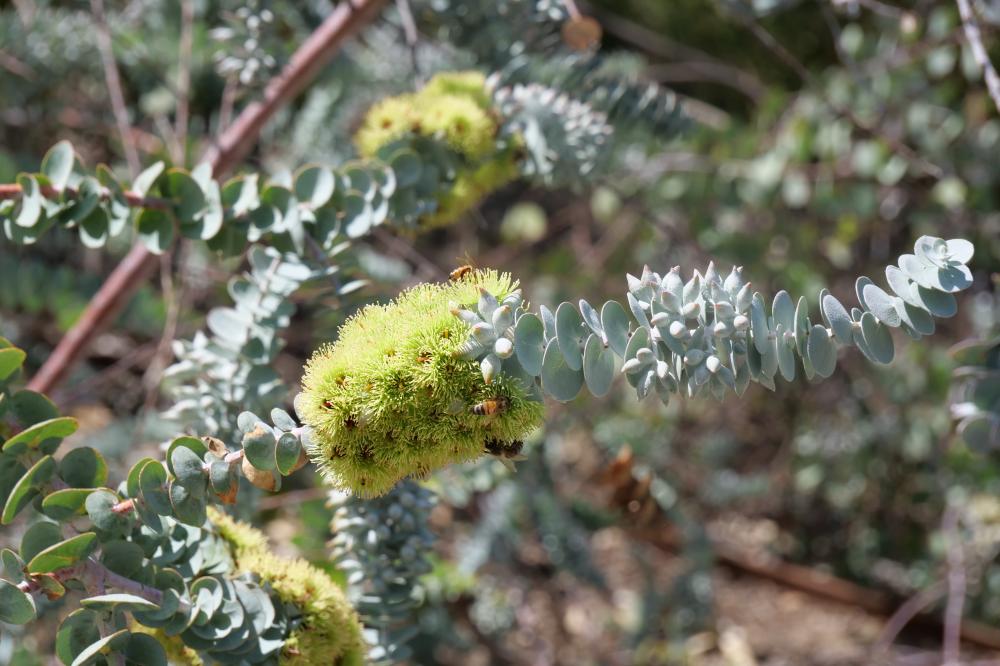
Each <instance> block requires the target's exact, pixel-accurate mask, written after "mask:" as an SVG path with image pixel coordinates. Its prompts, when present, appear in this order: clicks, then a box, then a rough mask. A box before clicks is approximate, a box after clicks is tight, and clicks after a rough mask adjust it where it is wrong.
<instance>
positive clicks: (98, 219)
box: [79, 207, 111, 250]
mask: <svg viewBox="0 0 1000 666" xmlns="http://www.w3.org/2000/svg"><path fill="white" fill-rule="evenodd" d="M108 223H109V218H108V212H107V211H106V210H105V209H103V208H99V207H98V208H94V210H92V211H90V214H89V215H87V216H86V217H84V218H83V219H82V220H81V221H80V226H79V235H80V244H81V245H83V246H84V247H86V248H90V249H92V250H96V249H100V248H102V247H104V245H105V243H107V242H108V237H109V236H110V235H111V230H110V227H109V224H108Z"/></svg>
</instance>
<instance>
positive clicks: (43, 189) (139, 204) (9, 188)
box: [0, 183, 173, 210]
mask: <svg viewBox="0 0 1000 666" xmlns="http://www.w3.org/2000/svg"><path fill="white" fill-rule="evenodd" d="M39 192H40V193H41V195H42V196H43V197H45V198H46V199H52V200H59V199H79V198H80V196H81V193H80V190H79V188H76V187H71V186H68V185H67V186H66V187H64V188H62V189H60V188H57V187H54V186H53V185H48V184H41V183H39ZM23 196H24V188H23V187H22V186H21V184H20V183H0V201H16V200H18V199H20V198H21V197H23ZM98 196H99V197H100V199H101V200H103V201H108V200H110V199H112V198H113V197H114V196H115V194H114V193H113V192H112V191H111V189H109V188H107V187H101V188H100V189H99V191H98ZM121 197H122V200H123V201H124V202H125V203H127V204H128V205H129V206H132V207H134V208H150V209H153V210H169V209H170V208H171V206H172V205H173V202H172V201H170V200H169V199H164V198H162V197H148V196H143V195H142V194H140V193H138V192H132V191H129V190H125V191H123V192H122V193H121Z"/></svg>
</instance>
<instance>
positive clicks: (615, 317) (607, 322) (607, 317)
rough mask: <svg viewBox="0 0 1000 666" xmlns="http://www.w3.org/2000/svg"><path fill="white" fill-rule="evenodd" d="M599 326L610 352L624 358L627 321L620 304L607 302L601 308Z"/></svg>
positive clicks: (627, 328) (626, 343) (627, 329)
mask: <svg viewBox="0 0 1000 666" xmlns="http://www.w3.org/2000/svg"><path fill="white" fill-rule="evenodd" d="M601 326H602V327H603V329H604V334H605V335H606V336H607V337H608V345H609V346H610V347H611V349H612V351H614V352H615V353H616V354H618V356H624V355H625V347H626V346H627V345H628V331H629V319H628V314H627V313H626V312H625V308H623V307H622V304H621V303H619V302H618V301H608V302H607V303H605V304H604V305H603V307H601Z"/></svg>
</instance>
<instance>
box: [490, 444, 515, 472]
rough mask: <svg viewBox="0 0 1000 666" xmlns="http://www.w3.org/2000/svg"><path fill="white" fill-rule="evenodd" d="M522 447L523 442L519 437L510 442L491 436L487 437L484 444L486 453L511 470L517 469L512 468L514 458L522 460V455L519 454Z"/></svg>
mask: <svg viewBox="0 0 1000 666" xmlns="http://www.w3.org/2000/svg"><path fill="white" fill-rule="evenodd" d="M523 448H524V442H523V441H521V440H519V439H517V440H514V441H512V442H505V441H503V440H501V439H496V438H493V437H491V438H490V439H487V440H486V443H485V445H484V449H485V451H486V453H488V454H490V455H491V456H493V457H494V458H496V459H497V460H499V461H500V462H501V463H503V466H504V467H506V468H507V469H509V470H510V471H511V472H515V471H517V470H515V469H514V461H515V460H524V456H522V455H521V449H523Z"/></svg>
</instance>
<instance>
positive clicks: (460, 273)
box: [448, 264, 474, 282]
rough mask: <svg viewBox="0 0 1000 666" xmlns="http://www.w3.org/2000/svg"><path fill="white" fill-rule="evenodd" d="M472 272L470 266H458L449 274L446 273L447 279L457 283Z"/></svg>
mask: <svg viewBox="0 0 1000 666" xmlns="http://www.w3.org/2000/svg"><path fill="white" fill-rule="evenodd" d="M473 270H474V269H473V268H472V265H471V264H465V265H464V266H459V267H458V268H456V269H455V270H453V271H452V272H451V273H448V278H449V279H451V281H452V282H458V281H459V280H461V279H463V278H464V277H465V276H466V275H468V274H469V273H471V272H472V271H473Z"/></svg>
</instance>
